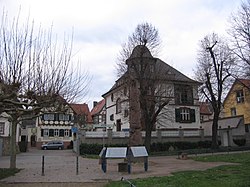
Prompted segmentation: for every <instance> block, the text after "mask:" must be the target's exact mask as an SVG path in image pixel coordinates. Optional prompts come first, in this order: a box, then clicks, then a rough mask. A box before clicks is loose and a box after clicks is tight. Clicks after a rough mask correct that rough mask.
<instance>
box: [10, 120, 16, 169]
mask: <svg viewBox="0 0 250 187" xmlns="http://www.w3.org/2000/svg"><path fill="white" fill-rule="evenodd" d="M16 129H17V120H12V121H11V137H10V168H12V169H15V168H16Z"/></svg>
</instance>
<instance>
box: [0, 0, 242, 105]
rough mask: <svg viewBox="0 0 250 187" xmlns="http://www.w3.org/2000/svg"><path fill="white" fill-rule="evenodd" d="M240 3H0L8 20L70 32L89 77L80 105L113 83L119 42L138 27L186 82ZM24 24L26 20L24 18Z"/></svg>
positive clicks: (82, 0) (100, 0)
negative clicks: (146, 27) (207, 40)
mask: <svg viewBox="0 0 250 187" xmlns="http://www.w3.org/2000/svg"><path fill="white" fill-rule="evenodd" d="M240 4H241V0H70V1H69V0H0V10H1V11H2V10H4V11H5V12H7V14H8V17H9V18H12V17H15V16H17V12H18V11H19V10H21V11H20V12H21V17H23V18H27V17H28V16H29V17H30V19H32V20H34V22H35V25H36V26H39V25H41V26H42V28H44V29H47V28H50V27H51V26H52V25H53V33H56V34H57V35H58V38H60V36H61V38H63V36H64V35H65V34H66V35H67V34H68V35H70V34H71V33H72V30H73V33H74V39H73V43H74V44H73V45H74V46H73V57H74V59H75V60H77V61H79V62H80V63H81V67H82V68H83V69H84V70H86V71H88V72H89V74H90V76H91V77H92V81H91V85H90V90H89V92H88V94H87V96H86V97H85V98H84V99H83V100H82V101H80V103H84V102H85V103H88V104H89V108H90V109H91V108H92V103H93V101H100V100H101V99H102V95H103V94H104V93H106V92H107V91H108V90H109V89H110V88H111V87H112V86H113V84H114V83H115V80H116V79H117V76H116V69H115V65H116V62H117V56H118V54H119V52H120V50H121V46H122V44H123V43H125V42H126V41H127V38H128V36H129V35H131V33H133V31H134V30H135V28H136V26H137V25H138V24H141V23H145V22H148V23H151V24H152V25H153V26H155V28H157V29H158V31H159V34H160V38H161V40H162V48H161V51H160V53H159V55H158V56H157V58H160V59H161V60H163V61H164V62H166V63H168V64H169V65H171V66H172V67H174V68H176V69H177V70H179V71H180V72H182V73H183V74H185V75H187V76H188V77H190V78H193V77H194V75H193V74H194V73H193V70H194V69H195V66H196V63H197V60H196V58H197V51H198V49H199V41H200V40H201V39H202V38H204V36H205V35H207V34H211V33H213V32H215V33H218V34H219V35H220V36H226V30H227V29H228V28H229V22H228V20H229V18H230V15H231V14H232V13H233V12H236V11H237V10H238V8H239V7H240ZM24 20H25V19H24Z"/></svg>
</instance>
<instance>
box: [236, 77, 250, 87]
mask: <svg viewBox="0 0 250 187" xmlns="http://www.w3.org/2000/svg"><path fill="white" fill-rule="evenodd" d="M238 81H239V82H240V83H242V84H243V85H245V86H246V87H247V88H250V80H249V79H238Z"/></svg>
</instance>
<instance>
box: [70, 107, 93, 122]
mask: <svg viewBox="0 0 250 187" xmlns="http://www.w3.org/2000/svg"><path fill="white" fill-rule="evenodd" d="M70 107H71V108H72V110H73V111H74V112H75V113H76V114H77V115H87V122H88V123H91V122H92V117H91V115H90V111H89V106H88V104H86V103H83V104H74V103H72V104H70Z"/></svg>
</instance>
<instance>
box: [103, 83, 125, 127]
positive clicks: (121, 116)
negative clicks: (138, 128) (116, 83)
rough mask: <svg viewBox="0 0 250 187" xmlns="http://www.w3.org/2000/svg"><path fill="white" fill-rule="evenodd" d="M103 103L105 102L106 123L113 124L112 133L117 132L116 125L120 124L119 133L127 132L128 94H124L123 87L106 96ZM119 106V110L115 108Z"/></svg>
mask: <svg viewBox="0 0 250 187" xmlns="http://www.w3.org/2000/svg"><path fill="white" fill-rule="evenodd" d="M105 101H106V123H107V124H113V130H114V131H117V130H118V129H117V123H120V124H121V128H120V130H121V131H127V130H129V116H128V110H129V102H128V93H124V87H123V86H122V87H120V89H118V90H116V91H115V92H111V93H110V94H109V95H107V97H105ZM119 101H120V102H119ZM117 102H119V103H117ZM119 104H120V109H121V110H119V109H118V108H117V107H119ZM119 121H120V122H119Z"/></svg>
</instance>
